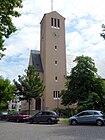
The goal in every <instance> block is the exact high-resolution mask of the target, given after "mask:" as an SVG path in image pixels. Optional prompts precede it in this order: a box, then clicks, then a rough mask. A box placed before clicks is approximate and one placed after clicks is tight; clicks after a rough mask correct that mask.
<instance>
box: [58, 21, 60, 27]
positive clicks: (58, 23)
mask: <svg viewBox="0 0 105 140" xmlns="http://www.w3.org/2000/svg"><path fill="white" fill-rule="evenodd" d="M58 27H59V28H60V20H59V19H58Z"/></svg>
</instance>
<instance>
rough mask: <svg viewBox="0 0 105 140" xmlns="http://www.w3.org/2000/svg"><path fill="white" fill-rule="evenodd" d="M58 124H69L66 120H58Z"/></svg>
mask: <svg viewBox="0 0 105 140" xmlns="http://www.w3.org/2000/svg"><path fill="white" fill-rule="evenodd" d="M59 124H69V121H68V118H60V120H59Z"/></svg>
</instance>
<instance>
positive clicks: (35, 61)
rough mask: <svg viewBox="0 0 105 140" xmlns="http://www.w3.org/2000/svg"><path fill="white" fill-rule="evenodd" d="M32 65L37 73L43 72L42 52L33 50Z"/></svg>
mask: <svg viewBox="0 0 105 140" xmlns="http://www.w3.org/2000/svg"><path fill="white" fill-rule="evenodd" d="M31 56H32V65H34V66H35V69H36V71H38V72H43V68H42V62H41V57H40V51H37V50H31Z"/></svg>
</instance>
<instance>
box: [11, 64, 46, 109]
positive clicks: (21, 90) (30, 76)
mask: <svg viewBox="0 0 105 140" xmlns="http://www.w3.org/2000/svg"><path fill="white" fill-rule="evenodd" d="M25 73H26V74H25V75H23V76H20V75H19V76H18V82H17V81H16V80H14V84H15V85H16V87H17V93H18V95H19V96H21V95H22V97H21V100H27V102H29V109H30V101H31V100H32V98H34V99H37V98H40V97H41V96H42V94H43V90H44V86H43V81H41V79H40V76H39V74H38V72H36V71H35V68H34V66H29V67H28V69H26V70H25Z"/></svg>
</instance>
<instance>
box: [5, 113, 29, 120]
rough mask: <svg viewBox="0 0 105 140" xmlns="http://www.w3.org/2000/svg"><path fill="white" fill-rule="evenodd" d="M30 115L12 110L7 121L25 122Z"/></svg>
mask: <svg viewBox="0 0 105 140" xmlns="http://www.w3.org/2000/svg"><path fill="white" fill-rule="evenodd" d="M28 117H29V115H26V114H24V113H23V112H12V113H9V114H8V115H7V121H15V122H25V121H27V119H28Z"/></svg>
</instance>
